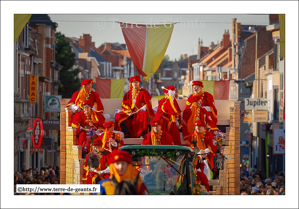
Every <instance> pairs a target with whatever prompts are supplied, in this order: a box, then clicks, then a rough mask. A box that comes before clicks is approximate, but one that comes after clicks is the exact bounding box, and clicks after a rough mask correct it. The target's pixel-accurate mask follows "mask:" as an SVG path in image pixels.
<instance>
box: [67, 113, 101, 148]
mask: <svg viewBox="0 0 299 209" xmlns="http://www.w3.org/2000/svg"><path fill="white" fill-rule="evenodd" d="M102 117H103V116H102V115H101V114H99V113H96V112H95V111H93V110H91V119H92V122H93V125H94V127H93V128H92V129H93V130H96V129H98V128H102V127H103V122H104V120H105V119H104V120H103V118H104V117H103V118H102ZM80 126H81V127H82V128H85V126H89V120H87V117H86V115H85V113H84V112H78V114H75V115H74V117H73V123H72V127H75V128H77V130H76V136H77V145H81V146H82V147H84V146H85V145H86V146H87V149H88V151H90V146H89V142H90V140H86V131H83V130H80Z"/></svg>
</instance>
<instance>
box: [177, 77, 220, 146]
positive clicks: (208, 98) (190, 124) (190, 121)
mask: <svg viewBox="0 0 299 209" xmlns="http://www.w3.org/2000/svg"><path fill="white" fill-rule="evenodd" d="M192 87H193V94H191V95H190V96H189V97H188V99H187V101H186V108H185V110H184V112H183V127H182V132H183V138H184V140H187V138H188V137H189V136H190V134H191V133H192V132H193V131H194V123H195V121H197V120H201V121H203V122H204V123H205V124H206V125H207V129H208V130H210V131H211V132H212V134H213V135H214V133H213V132H214V131H218V128H217V126H216V125H217V109H216V107H215V102H214V99H213V96H212V95H211V94H210V93H208V92H203V91H202V88H203V84H202V82H201V81H193V82H192Z"/></svg>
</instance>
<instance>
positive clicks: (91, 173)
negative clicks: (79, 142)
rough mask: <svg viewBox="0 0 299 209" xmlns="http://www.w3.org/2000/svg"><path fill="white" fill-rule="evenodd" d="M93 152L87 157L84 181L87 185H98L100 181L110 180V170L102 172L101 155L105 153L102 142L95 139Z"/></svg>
mask: <svg viewBox="0 0 299 209" xmlns="http://www.w3.org/2000/svg"><path fill="white" fill-rule="evenodd" d="M92 150H93V151H92V152H90V153H88V154H87V155H86V157H85V163H84V173H83V178H82V180H85V181H86V184H97V183H98V182H99V181H100V180H103V179H105V178H109V176H110V171H109V169H105V170H101V164H100V160H101V154H100V152H102V151H104V149H103V148H102V141H101V140H99V139H95V140H94V142H93V146H92Z"/></svg>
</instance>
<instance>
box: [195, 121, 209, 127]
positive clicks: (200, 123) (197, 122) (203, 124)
mask: <svg viewBox="0 0 299 209" xmlns="http://www.w3.org/2000/svg"><path fill="white" fill-rule="evenodd" d="M194 126H203V127H206V124H205V123H204V122H202V121H201V120H198V121H195V123H194Z"/></svg>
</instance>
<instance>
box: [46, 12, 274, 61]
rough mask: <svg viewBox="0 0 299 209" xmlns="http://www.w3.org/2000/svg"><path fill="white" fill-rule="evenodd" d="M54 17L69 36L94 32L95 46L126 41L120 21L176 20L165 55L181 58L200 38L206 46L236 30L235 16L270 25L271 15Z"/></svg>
mask: <svg viewBox="0 0 299 209" xmlns="http://www.w3.org/2000/svg"><path fill="white" fill-rule="evenodd" d="M49 16H50V17H51V19H52V21H54V22H57V23H58V28H57V31H60V32H62V33H63V34H64V35H65V36H67V37H76V38H80V36H82V35H83V34H90V35H91V36H92V41H94V42H95V46H96V47H99V46H100V45H101V44H103V43H105V42H119V43H125V40H124V37H123V34H122V31H121V28H120V26H119V23H117V21H119V22H127V23H139V24H159V23H160V24H161V23H162V24H164V23H175V22H177V23H176V24H175V25H174V29H173V33H172V36H171V39H170V42H169V45H168V48H167V51H166V53H165V55H169V57H170V59H171V60H174V59H175V58H176V59H178V58H179V57H180V55H181V54H187V55H188V56H189V55H194V54H197V46H198V39H199V38H200V39H202V40H203V46H209V45H210V44H211V42H212V41H213V42H214V43H215V44H216V43H217V41H219V42H220V41H221V40H222V37H223V33H224V30H229V33H230V35H231V31H232V18H237V22H240V23H241V24H244V25H249V24H253V25H268V23H269V15H267V14H264V15H263V14H261V15H257V14H254V15H250V14H205V15H198V14H186V15H178V14H173V15H171V14H165V15H163V14H153V15H148V14H146V15H140V14H138V15H137V14H122V15H119V14H109V15H102V14H101V15H97V14H86V15H83V14H66V15H63V14H49Z"/></svg>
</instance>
